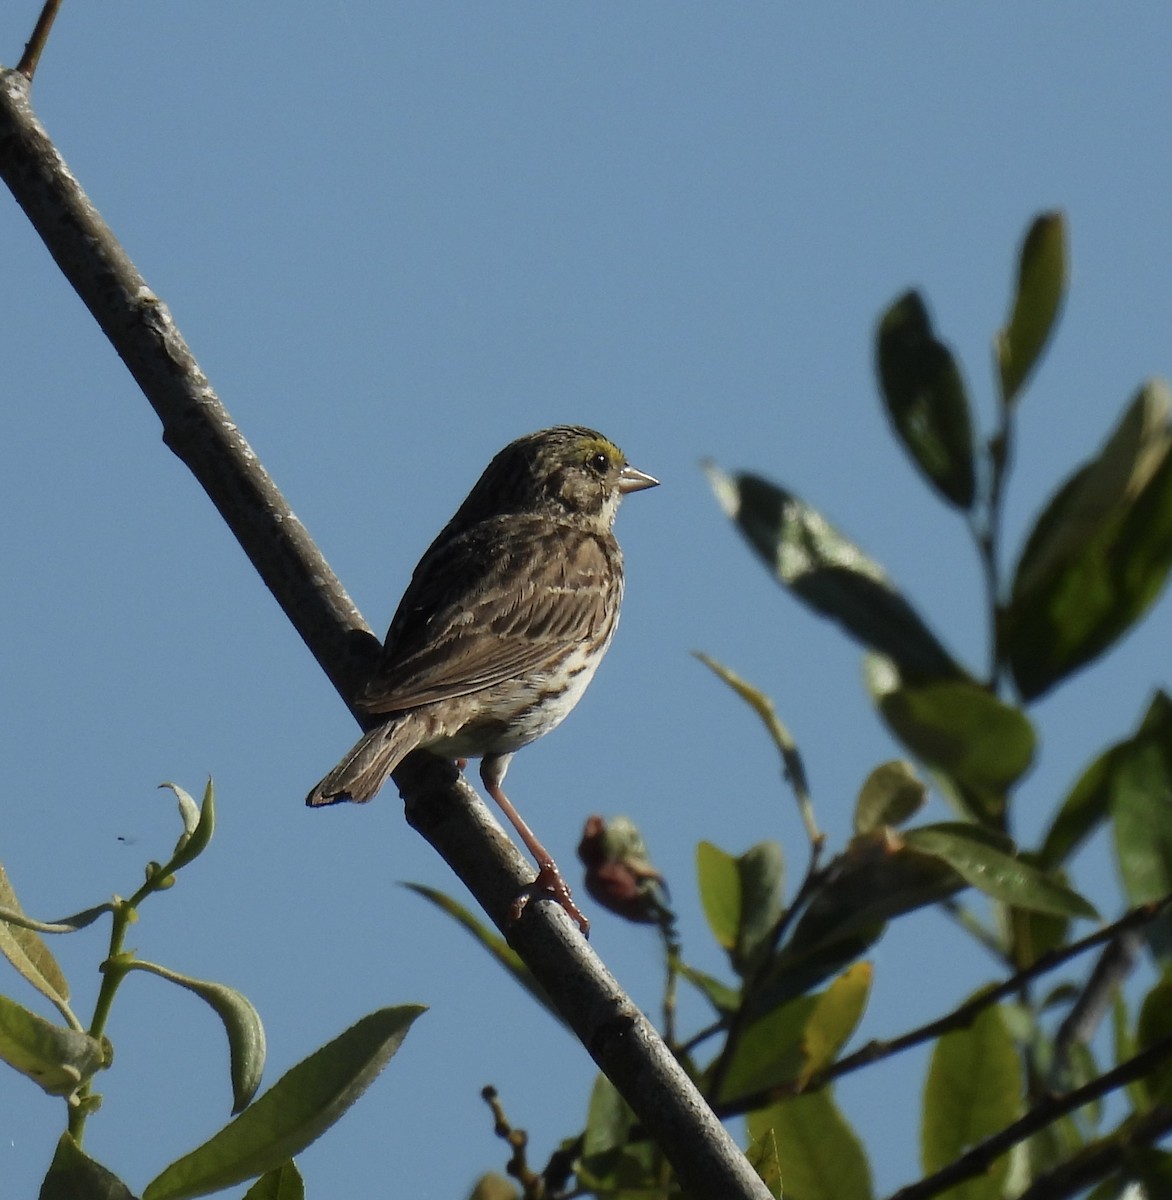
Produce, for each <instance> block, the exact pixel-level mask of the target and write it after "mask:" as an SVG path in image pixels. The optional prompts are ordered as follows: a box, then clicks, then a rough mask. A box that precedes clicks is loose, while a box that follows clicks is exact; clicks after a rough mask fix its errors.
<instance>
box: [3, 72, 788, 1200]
mask: <svg viewBox="0 0 1172 1200" xmlns="http://www.w3.org/2000/svg"><path fill="white" fill-rule="evenodd" d="M28 93H29V83H28V79H27V78H26V77H25V76H24V75H22V74H21V73H19V72H17V71H0V177H3V179H4V181H5V182H6V183H7V184H8V186H9V188H10V189H11V190H12V193H13V195H14V196H15V197H16V199H17V202H18V203H19V204H20V205H21V207H22V208H23V209H24V211H25V213H26V214H27V216H28V218H29V220H30V221H31V222H32V224H33V226H34V228H35V229H36V230H37V232H38V233H39V234H40V236H41V238H42V239H43V241H44V242H45V245H46V246H47V247H48V249H49V251H50V253H51V254H52V255H53V258H54V259H55V260H56V262H57V264H58V266H59V267H60V268H61V270H62V272H63V274H64V275H65V276H66V278H67V279H68V281H69V282H70V284H71V285H72V286H73V287H74V289H75V290H76V291H77V293H78V295H79V296H80V297H81V299H82V300H83V302H84V303H85V304H86V305H87V307H88V308H89V310H90V312H91V313H92V314H93V315H94V318H95V319H96V320H97V322H98V324H99V325H100V326H101V328H102V329H103V330H104V331H105V333H106V335H107V337H108V338H109V339H110V341H111V343H112V344H113V346H114V348H115V350H116V351H117V352H118V354H119V355H120V356H121V358H122V359H123V361H124V362H125V363H126V364H127V367H128V368H129V369H130V371H131V373H132V374H133V376H134V378H135V379H136V380H137V382H138V384H139V386H140V387H141V388H142V390H143V392H144V393H145V395H146V397H147V399H148V400H149V401H150V403H151V405H152V406H153V407H154V409H155V411H156V412H157V413H158V414H159V417H160V419H161V420H162V422H163V436H164V439H165V441H166V444H167V445H168V446H169V447H170V448H171V449H172V450H173V451H174V452H175V453H176V454H177V455H178V456H179V457H180V459H181V460H182V461H183V462H184V463H185V464H186V465H187V466H188V467H189V469H190V470H191V471H192V473H193V474H194V475H195V476H196V478H197V479H198V480H199V482H200V484H201V485H202V486H203V488H204V490H205V491H206V492H207V493H208V495H209V496H210V497H211V499H212V501H213V503H214V504H215V505H216V508H217V509H218V510H219V512H220V514H221V515H222V516H223V518H224V520H225V522H226V523H227V524H228V526H229V528H230V529H231V530H232V532H233V533H234V534H235V536H236V538H237V540H238V541H239V542H240V544H241V546H242V547H243V549H244V551H245V553H246V554H247V555H248V557H249V559H250V560H251V561H252V563H253V565H254V566H255V567H256V569H257V571H258V572H259V573H260V575H261V577H262V579H263V580H264V582H265V583H266V585H267V586H268V587H269V589H270V590H271V591H272V593H273V595H274V596H275V597H276V599H277V601H278V603H279V604H280V605H281V607H282V608H283V609H284V611H285V613H286V614H287V616H288V617H289V619H290V621H291V622H292V623H293V625H294V627H295V628H296V629H297V632H298V633H299V634H300V635H301V637H302V638H303V639H304V641H305V643H306V645H307V646H308V647H309V649H310V651H311V652H312V653H313V655H314V657H315V658H316V659H317V661H318V662H319V663H320V664H321V666H322V669H323V670H324V671H325V673H326V674H327V676H328V677H329V678H330V680H331V681H332V682H333V684H334V686H335V687H336V688H337V689H338V691H339V693H340V694H341V695H342V697H343V699H346V700H348V698H349V697H350V696H351V695H353V693H354V690H355V686H356V684H357V682H358V681H359V680H360V679H361V678H362V677H363V674H364V673H365V671H366V670H367V664H368V662H369V659H370V655H371V654H372V653H373V652H374V651H375V650H377V648H378V642H377V639H375V638H374V637H373V636H372V635H371V633H370V631H369V628H368V627H367V625H366V623H365V622H364V621H363V619H362V616H361V614H360V613H359V612H358V610H357V608H356V607H355V606H354V604H353V602H352V601H351V600H350V598H349V597H348V596H347V595H346V592H345V590H344V589H343V588H342V585H341V583H340V582H339V581H338V579H337V577H336V576H335V575H334V573H333V572H332V571H331V570H330V568H329V566H328V565H327V563H326V562H325V560H324V559H323V558H322V556H321V553H320V552H319V551H318V549H317V547H316V546H315V545H314V544H313V542H312V540H311V539H310V537H309V534H308V533H307V532H306V531H305V529H304V527H303V526H302V525H301V522H300V521H298V519H297V518H296V516H294V514H293V513H292V511H291V510H290V509H289V506H288V504H287V503H286V501H285V499H284V497H282V495H281V493H280V492H279V491H278V490H277V487H276V485H275V484H274V483H273V481H272V480H271V479H270V478H269V476H268V475H267V473H266V472H265V471H264V469H263V468H262V467H261V466H260V463H259V461H258V460H257V458H256V455H255V454H254V453H253V452H252V450H251V448H250V447H249V446H248V443H247V442H246V441H245V439H244V437H243V435H242V434H241V433H240V431H239V430H238V428H237V426H236V424H235V423H234V422H233V421H232V419H231V417H230V416H229V414H228V413H227V412H226V411H225V409H224V407H223V405H222V404H221V403H220V400H219V398H218V397H217V396H216V394H215V392H214V391H213V390H212V387H211V385H210V383H209V382H208V380H207V378H206V376H205V375H204V374H203V372H202V371H201V370H200V368H199V365H198V364H197V363H196V361H195V358H194V356H193V355H192V353H191V351H190V350H189V349H188V347H187V344H186V343H185V342H184V340H183V338H182V336H181V335H180V333H179V330H178V328H177V327H176V325H175V322H174V321H173V319H172V317H171V314H170V313H169V312H168V310H167V307H166V305H164V304H163V302H162V301H161V300H160V299H159V298H158V297H157V296H156V295H155V294H154V293H153V292H152V291H151V290H150V288H149V287H148V286H147V284H146V281H145V280H144V279H143V278H142V276H141V275H140V274H139V273H138V271H137V269H136V268H135V267H134V264H133V263H132V262H131V261H130V259H129V257H128V256H127V254H126V252H125V251H124V250H123V249H122V247H121V246H120V245H119V243H118V241H117V239H116V238H115V237H114V234H113V233H112V232H111V230H110V229H109V227H108V226H107V225H106V224H105V223H104V222H103V221H102V219H101V216H100V215H99V213H98V212H97V210H96V209H95V208H94V206H93V205H92V204H91V203H90V201H89V198H88V197H87V196H86V195H85V193H84V192H83V191H82V189H81V186H80V185H79V183H78V182H77V180H76V178H75V177H74V175H73V174H72V173H71V172H70V171H69V169H68V167H67V166H66V164H65V162H64V160H63V159H62V158H61V155H60V154H59V153H58V151H57V149H56V147H55V146H54V145H53V143H52V141H51V140H50V138H49V135H48V134H47V133H46V132H45V130H44V128H43V127H42V126H41V124H40V123H39V121H38V120H37V118H36V115H35V114H34V113H33V111H32V107H31V105H30V104H29V97H28ZM351 711H353V709H351ZM395 782H396V784H397V785H398V787H399V790H400V792H401V793H402V794H403V796H404V798H405V800H406V802H407V815H408V820H409V821H410V823H411V824H412V825H413V826H414V827H415V828H416V829H417V830H419V831H420V832H421V833H422V834H423V835H424V836H425V837H426V838H427V840H428V841H429V842H431V844H432V845H433V846H434V847H435V849H436V850H437V851H438V852H439V853H440V854H441V855H442V856H443V858H444V859H445V860H446V861H447V862H448V863H449V865H451V866H452V868H453V870H455V872H456V874H457V875H459V877H460V878H461V879H462V880H463V881H464V883H465V884H466V885H467V886H468V888H469V889H470V890H471V891H472V893H473V895H475V896H476V898H477V900H478V902H479V903H480V904H481V906H482V907H483V908H484V909H485V911H486V912H487V913H488V914H489V916H491V917H492V919H493V920H494V921H495V922H496V924H497V925H498V927H499V928H501V929H502V931H503V932H505V934H506V936H508V938H509V940H510V942H511V944H512V945H513V946H514V948H515V949H516V950H517V952H518V953H519V954H520V955H521V957H522V958H523V959H524V961H525V963H526V965H527V966H528V967H529V969H530V970H531V971H532V972H533V974H534V976H535V977H536V978H537V979H538V980H539V981H540V982H541V984H542V986H543V987H544V988H545V990H546V992H547V993H548V994H549V996H550V998H551V999H552V1000H553V1002H554V1004H555V1005H556V1006H557V1008H558V1010H559V1011H560V1012H561V1013H562V1015H563V1016H564V1017H565V1018H566V1020H567V1021H568V1022H569V1024H570V1025H571V1027H572V1028H573V1029H574V1032H575V1033H576V1034H577V1036H578V1037H579V1039H580V1040H581V1041H582V1043H583V1045H584V1046H585V1047H586V1048H587V1050H588V1051H589V1052H590V1054H591V1056H592V1057H593V1058H594V1060H595V1062H596V1063H597V1064H598V1066H599V1067H600V1068H601V1069H602V1071H603V1072H604V1073H605V1074H606V1075H607V1076H608V1077H609V1078H610V1080H611V1081H612V1082H613V1083H614V1085H615V1087H616V1088H617V1089H618V1091H619V1093H620V1095H622V1096H623V1098H624V1099H625V1100H626V1101H627V1103H628V1104H630V1106H631V1108H632V1109H633V1110H634V1112H635V1113H636V1115H637V1116H638V1118H639V1120H640V1121H641V1122H642V1123H643V1124H644V1125H645V1126H646V1127H647V1129H648V1130H649V1131H650V1133H651V1136H652V1137H654V1138H655V1140H656V1141H657V1142H658V1143H659V1144H660V1145H661V1146H662V1147H663V1149H664V1152H665V1153H666V1154H667V1156H668V1157H669V1158H670V1159H671V1161H672V1164H673V1166H674V1167H675V1169H676V1171H677V1173H678V1175H679V1177H680V1179H681V1181H682V1182H683V1183H684V1184H685V1185H686V1186H687V1187H689V1188H690V1189H691V1190H692V1191H693V1192H695V1193H696V1194H698V1195H706V1196H721V1197H728V1198H729V1200H733V1198H734V1197H737V1198H739V1197H752V1198H756V1200H767V1197H768V1196H769V1191H768V1189H767V1188H766V1187H765V1185H764V1184H763V1183H762V1182H761V1181H760V1179H758V1177H757V1175H756V1174H755V1172H754V1171H753V1170H752V1168H751V1167H750V1166H749V1163H748V1160H747V1159H746V1158H745V1156H744V1155H743V1154H742V1153H741V1151H740V1150H739V1148H738V1147H737V1145H736V1143H735V1142H734V1141H733V1139H732V1137H731V1136H730V1135H729V1133H728V1131H727V1130H726V1129H725V1128H724V1127H723V1126H722V1125H721V1124H720V1122H719V1121H718V1120H717V1118H716V1117H715V1116H714V1115H713V1113H712V1111H711V1109H709V1108H708V1106H707V1105H706V1104H705V1103H704V1101H703V1098H702V1097H701V1096H700V1094H699V1092H698V1091H697V1090H696V1088H695V1086H694V1085H693V1083H692V1082H691V1080H690V1079H689V1078H688V1076H687V1074H686V1073H685V1072H684V1070H683V1069H682V1067H681V1066H680V1064H679V1063H678V1062H677V1061H676V1060H675V1058H674V1057H673V1056H672V1055H671V1053H670V1052H669V1051H668V1049H667V1047H666V1046H665V1045H664V1044H663V1041H662V1040H661V1039H660V1038H659V1036H658V1034H657V1033H656V1032H655V1029H654V1027H653V1026H652V1025H651V1023H650V1022H649V1021H648V1020H647V1018H646V1017H644V1015H643V1014H642V1013H641V1012H640V1011H639V1010H638V1008H636V1007H635V1005H634V1004H633V1003H632V1002H631V1000H630V999H629V997H627V996H626V994H625V993H624V992H623V991H622V989H621V988H620V987H619V985H618V983H617V982H616V981H615V979H614V978H613V977H612V976H611V975H610V973H609V972H608V971H607V970H606V968H605V966H604V965H603V964H602V962H601V961H600V960H599V959H598V958H597V956H596V955H595V954H594V953H593V951H592V950H591V949H590V947H589V945H588V944H587V943H586V942H585V940H584V939H583V938H582V937H581V936H579V934H578V932H577V929H576V927H573V926H572V925H571V923H570V921H569V918H568V917H567V916H566V915H565V914H564V913H563V912H562V910H561V909H560V908H558V907H557V906H556V905H551V904H530V905H529V906H528V907H527V908H526V909H525V913H524V916H523V917H522V918H521V919H520V920H519V921H517V922H515V923H512V924H511V923H510V921H509V908H510V905H511V903H512V901H513V899H514V898H515V897H516V895H517V894H518V892H519V891H520V890H521V889H522V887H524V885H525V884H526V883H528V882H529V880H530V878H531V875H532V872H531V870H529V869H528V867H527V864H526V863H525V860H524V859H523V858H522V857H521V855H520V854H519V852H518V851H517V850H516V848H515V847H514V846H513V845H512V843H511V842H510V841H509V839H508V838H507V837H506V836H505V835H504V833H503V832H502V831H501V829H500V826H499V825H498V824H497V823H496V821H495V820H494V819H493V817H492V816H491V814H490V813H489V812H488V809H487V807H486V806H485V805H484V803H483V801H481V800H480V798H479V797H478V796H477V795H476V793H475V792H474V791H473V789H472V788H471V787H469V786H468V784H467V783H465V782H464V781H463V779H462V778H461V777H460V776H459V774H458V772H457V771H456V769H455V767H454V766H453V764H451V763H445V762H442V761H441V760H440V759H438V758H434V757H432V756H431V755H428V754H422V753H417V754H415V755H412V756H410V757H408V759H407V760H406V761H405V762H404V763H403V765H402V767H401V768H400V769H399V770H398V771H397V772H396V774H395Z"/></svg>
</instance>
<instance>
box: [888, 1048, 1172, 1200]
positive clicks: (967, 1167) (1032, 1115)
mask: <svg viewBox="0 0 1172 1200" xmlns="http://www.w3.org/2000/svg"><path fill="white" fill-rule="evenodd" d="M1169 1057H1172V1036H1169V1037H1166V1038H1163V1039H1161V1040H1160V1041H1158V1042H1156V1043H1154V1044H1153V1045H1151V1046H1149V1047H1148V1049H1146V1050H1143V1051H1141V1052H1140V1053H1139V1054H1136V1055H1134V1056H1133V1057H1132V1058H1129V1059H1127V1060H1126V1062H1123V1063H1121V1064H1120V1065H1119V1066H1117V1067H1115V1068H1114V1070H1111V1071H1106V1072H1104V1073H1103V1074H1102V1075H1100V1076H1098V1077H1097V1078H1096V1079H1092V1080H1091V1081H1090V1083H1087V1084H1084V1085H1083V1086H1082V1087H1080V1088H1075V1089H1074V1091H1072V1092H1067V1093H1066V1094H1065V1095H1062V1096H1048V1097H1046V1098H1045V1099H1043V1100H1041V1101H1039V1102H1038V1103H1037V1104H1035V1105H1034V1107H1033V1108H1031V1109H1030V1111H1029V1112H1027V1113H1026V1115H1025V1116H1024V1117H1022V1118H1021V1119H1020V1120H1017V1121H1014V1122H1013V1124H1012V1125H1007V1126H1006V1127H1005V1128H1004V1129H1002V1130H1001V1131H1000V1132H999V1133H995V1134H994V1135H993V1136H992V1137H990V1138H986V1139H985V1140H984V1141H983V1142H981V1143H980V1144H979V1145H977V1146H974V1147H973V1148H972V1149H971V1150H970V1151H968V1153H967V1154H962V1155H961V1156H960V1158H958V1159H956V1160H955V1161H953V1162H951V1163H949V1164H948V1166H946V1167H944V1168H943V1169H942V1170H939V1171H937V1172H936V1173H935V1174H933V1175H928V1176H926V1177H925V1178H923V1179H920V1180H918V1181H917V1182H916V1183H913V1184H910V1185H909V1186H908V1187H904V1188H900V1190H899V1191H898V1192H893V1193H892V1195H891V1196H889V1197H888V1200H927V1198H928V1197H929V1196H936V1195H938V1194H939V1193H940V1192H944V1191H947V1190H948V1189H949V1188H951V1187H954V1186H955V1185H956V1184H958V1183H961V1182H963V1181H964V1180H966V1179H972V1178H973V1177H974V1176H976V1175H981V1174H983V1173H984V1172H985V1171H987V1170H988V1169H989V1167H990V1166H992V1165H993V1163H994V1162H996V1161H997V1159H999V1158H1000V1157H1001V1156H1002V1155H1003V1154H1004V1153H1005V1152H1006V1151H1008V1150H1010V1149H1012V1148H1013V1147H1014V1146H1016V1145H1017V1144H1018V1142H1024V1141H1025V1140H1026V1138H1028V1137H1031V1136H1033V1134H1035V1133H1037V1132H1038V1131H1039V1130H1041V1129H1045V1128H1046V1126H1047V1125H1051V1124H1053V1123H1054V1122H1055V1121H1057V1120H1058V1118H1059V1117H1064V1116H1066V1115H1067V1113H1072V1112H1074V1111H1075V1110H1076V1109H1079V1108H1082V1107H1083V1106H1084V1105H1087V1104H1091V1103H1092V1102H1094V1101H1095V1100H1098V1099H1099V1098H1100V1097H1102V1096H1105V1095H1107V1093H1108V1092H1113V1091H1116V1090H1117V1089H1119V1088H1121V1087H1124V1086H1125V1085H1126V1084H1129V1083H1131V1082H1132V1081H1133V1080H1135V1079H1142V1078H1143V1076H1145V1075H1147V1074H1149V1073H1150V1072H1151V1071H1153V1070H1155V1068H1156V1067H1158V1066H1159V1065H1160V1064H1161V1063H1162V1062H1165V1061H1166V1060H1167V1059H1168V1058H1169ZM1027 1194H1028V1193H1027ZM1058 1194H1061V1193H1058Z"/></svg>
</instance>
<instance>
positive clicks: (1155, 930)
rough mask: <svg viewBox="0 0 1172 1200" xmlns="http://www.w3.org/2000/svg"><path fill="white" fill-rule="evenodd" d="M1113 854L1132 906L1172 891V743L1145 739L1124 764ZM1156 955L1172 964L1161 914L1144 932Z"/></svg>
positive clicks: (1171, 932) (1171, 936)
mask: <svg viewBox="0 0 1172 1200" xmlns="http://www.w3.org/2000/svg"><path fill="white" fill-rule="evenodd" d="M1111 811H1112V816H1113V817H1114V826H1115V853H1116V857H1117V859H1118V862H1119V873H1120V875H1121V876H1122V878H1123V888H1124V891H1125V892H1126V893H1127V898H1128V900H1130V902H1131V903H1132V904H1145V903H1147V902H1148V901H1149V900H1159V899H1160V898H1161V897H1163V896H1166V895H1168V893H1169V892H1172V743H1169V742H1166V741H1165V742H1162V743H1161V742H1158V741H1154V740H1152V741H1149V740H1147V739H1143V740H1142V742H1141V743H1140V744H1137V745H1136V747H1135V748H1134V749H1133V751H1132V752H1131V753H1129V754H1128V755H1127V757H1126V758H1125V759H1124V760H1123V761H1122V762H1121V763H1120V765H1119V767H1118V770H1117V771H1116V773H1115V789H1114V794H1113V796H1112V802H1111ZM1144 936H1145V937H1146V938H1147V940H1148V945H1149V946H1150V947H1151V949H1152V952H1153V954H1155V955H1156V956H1157V958H1158V959H1159V960H1160V961H1161V962H1162V963H1163V964H1164V965H1168V964H1169V963H1172V922H1170V921H1169V915H1168V912H1167V911H1165V912H1163V913H1162V914H1161V915H1160V916H1159V917H1157V918H1156V919H1155V920H1154V921H1152V922H1151V923H1149V924H1148V925H1147V926H1146V927H1145V929H1144Z"/></svg>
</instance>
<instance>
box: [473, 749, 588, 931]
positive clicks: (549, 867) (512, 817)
mask: <svg viewBox="0 0 1172 1200" xmlns="http://www.w3.org/2000/svg"><path fill="white" fill-rule="evenodd" d="M508 761H509V760H508V758H506V757H504V756H501V757H500V758H492V757H485V759H484V760H483V762H482V763H481V764H480V778H481V779H482V780H483V781H484V786H485V789H486V790H487V792H488V794H489V795H490V796H491V797H492V798H493V799H494V800H495V801H496V802H497V804H498V805H499V807H500V810H501V812H503V813H504V814H505V816H506V817H508V819H509V821H510V823H511V824H512V826H513V828H514V829H515V830H516V831H517V832H518V833H519V834H520V835H521V841H523V842H524V843H525V845H526V847H527V848H528V850H529V853H530V854H532V855H533V858H534V859H535V860H536V862H537V878H536V879H535V880H534V881H533V882H532V883H531V884H530V885H529V886H528V887H527V888H526V889H525V890H524V891H523V892H522V893H521V894H520V895H519V896H518V897H517V898H516V900H514V901H513V904H512V907H511V908H510V909H509V919H510V920H513V921H515V920H517V918H518V917H520V915H521V913H522V911H523V910H524V908H525V905H526V904H528V903H529V901H530V900H532V899H533V898H534V897H537V898H538V899H541V898H542V897H543V896H544V897H546V898H548V899H550V900H556V901H557V902H558V904H560V905H561V906H562V908H563V909H565V911H566V912H567V913H568V914H569V916H570V918H571V919H572V920H573V921H575V922H576V923H577V926H578V928H579V929H580V930H581V931H582V936H583V937H589V936H590V922H589V920H587V918H586V914H585V913H583V912H582V910H581V909H580V908H579V907H578V906H577V905H576V904H575V903H574V898H573V896H572V895H571V893H570V885H569V884H568V883H566V881H565V879H564V878H563V876H562V873H561V871H559V870H558V865H557V863H555V862H554V861H553V856H552V855H551V854H550V852H549V851H548V850H547V849H546V848H545V847H544V846H543V845H542V844H541V843H540V842H539V841H538V840H537V835H536V834H535V833H534V832H533V830H532V829H530V828H529V826H528V824H526V822H525V818H524V817H522V816H521V814H520V813H519V812H518V811H517V810H516V809H515V808H514V807H513V804H512V801H511V800H510V799H509V798H508V796H506V795H505V793H504V791H503V790H502V789H501V783H502V781H503V780H504V777H505V770H506V768H507V767H508Z"/></svg>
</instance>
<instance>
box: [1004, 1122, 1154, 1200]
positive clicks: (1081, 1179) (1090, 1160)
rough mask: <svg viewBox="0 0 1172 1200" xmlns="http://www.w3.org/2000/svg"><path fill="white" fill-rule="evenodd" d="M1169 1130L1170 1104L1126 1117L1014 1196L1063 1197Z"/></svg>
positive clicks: (1028, 1199) (1034, 1198)
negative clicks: (1113, 1130) (1115, 1126)
mask: <svg viewBox="0 0 1172 1200" xmlns="http://www.w3.org/2000/svg"><path fill="white" fill-rule="evenodd" d="M1169 1131H1172V1108H1169V1107H1168V1106H1166V1105H1160V1106H1159V1107H1157V1108H1154V1109H1152V1111H1151V1112H1149V1113H1145V1114H1144V1115H1143V1116H1133V1117H1129V1118H1128V1119H1127V1120H1126V1121H1124V1122H1123V1124H1122V1125H1120V1127H1119V1128H1118V1129H1117V1130H1115V1132H1114V1133H1112V1134H1110V1135H1109V1136H1107V1137H1104V1138H1098V1139H1097V1140H1095V1141H1093V1142H1091V1143H1090V1145H1088V1146H1084V1147H1083V1148H1082V1149H1081V1150H1078V1151H1076V1152H1075V1153H1074V1154H1073V1155H1071V1157H1070V1158H1068V1159H1067V1160H1066V1161H1065V1162H1064V1163H1061V1164H1060V1165H1059V1166H1057V1167H1054V1168H1053V1170H1050V1171H1047V1172H1046V1173H1045V1174H1044V1175H1039V1176H1038V1177H1037V1179H1035V1180H1034V1182H1033V1183H1032V1184H1030V1186H1029V1187H1028V1188H1026V1190H1025V1191H1024V1192H1022V1194H1021V1195H1020V1196H1019V1197H1018V1198H1017V1200H1065V1197H1068V1196H1075V1195H1079V1194H1080V1193H1082V1192H1083V1191H1084V1190H1085V1189H1086V1188H1088V1187H1090V1186H1091V1185H1092V1184H1095V1183H1098V1182H1099V1180H1100V1179H1103V1178H1105V1177H1106V1176H1107V1175H1110V1174H1111V1172H1112V1171H1116V1170H1118V1169H1119V1168H1120V1167H1122V1166H1125V1165H1126V1164H1127V1159H1128V1157H1129V1156H1130V1155H1131V1154H1132V1153H1133V1152H1134V1151H1135V1150H1136V1149H1137V1148H1140V1147H1144V1146H1152V1145H1154V1144H1155V1143H1156V1141H1157V1139H1159V1138H1161V1137H1163V1136H1164V1135H1165V1134H1166V1133H1168V1132H1169Z"/></svg>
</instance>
